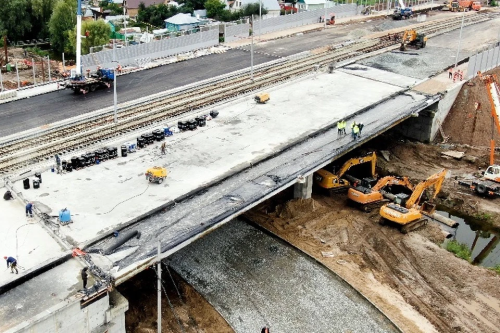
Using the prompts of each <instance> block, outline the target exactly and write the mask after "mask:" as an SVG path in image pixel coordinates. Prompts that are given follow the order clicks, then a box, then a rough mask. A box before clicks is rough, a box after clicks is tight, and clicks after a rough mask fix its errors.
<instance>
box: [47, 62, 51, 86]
mask: <svg viewBox="0 0 500 333" xmlns="http://www.w3.org/2000/svg"><path fill="white" fill-rule="evenodd" d="M47 64H48V65H49V82H50V81H52V77H51V76H50V56H47Z"/></svg>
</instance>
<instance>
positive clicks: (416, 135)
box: [397, 84, 463, 143]
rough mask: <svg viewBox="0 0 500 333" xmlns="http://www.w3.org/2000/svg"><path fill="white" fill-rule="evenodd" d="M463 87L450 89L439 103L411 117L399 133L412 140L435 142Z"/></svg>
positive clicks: (399, 128) (457, 86) (400, 126)
mask: <svg viewBox="0 0 500 333" xmlns="http://www.w3.org/2000/svg"><path fill="white" fill-rule="evenodd" d="M462 85H463V84H460V85H456V86H454V87H452V88H451V89H448V90H447V91H446V92H445V93H444V94H443V96H442V97H441V99H440V100H439V102H437V103H434V104H431V105H429V107H427V108H426V109H424V110H422V111H420V112H419V113H418V116H415V117H411V118H409V119H408V120H406V121H404V122H403V123H401V124H400V125H399V126H398V127H397V129H398V131H399V132H400V133H401V134H402V135H404V136H406V137H408V138H410V139H414V140H418V141H421V142H425V143H429V142H432V141H434V139H436V136H437V135H438V134H439V131H440V127H441V126H442V124H443V123H444V120H445V119H446V116H448V113H449V112H450V110H451V107H452V106H453V103H454V102H455V99H456V98H457V96H458V94H459V92H460V90H461V89H462Z"/></svg>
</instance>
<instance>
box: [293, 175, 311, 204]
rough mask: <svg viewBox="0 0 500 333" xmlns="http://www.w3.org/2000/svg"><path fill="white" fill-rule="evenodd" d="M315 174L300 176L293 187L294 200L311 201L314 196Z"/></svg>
mask: <svg viewBox="0 0 500 333" xmlns="http://www.w3.org/2000/svg"><path fill="white" fill-rule="evenodd" d="M312 185H313V174H310V175H309V176H300V177H299V178H298V179H297V183H295V185H293V198H294V199H310V198H311V194H312Z"/></svg>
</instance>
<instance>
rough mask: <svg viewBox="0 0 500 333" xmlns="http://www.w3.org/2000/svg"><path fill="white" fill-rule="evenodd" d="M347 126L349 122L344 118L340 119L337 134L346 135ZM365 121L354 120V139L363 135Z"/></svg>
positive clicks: (352, 133)
mask: <svg viewBox="0 0 500 333" xmlns="http://www.w3.org/2000/svg"><path fill="white" fill-rule="evenodd" d="M346 127H347V122H346V121H345V120H343V119H341V120H339V121H338V122H337V135H338V136H341V135H346V131H345V128H346ZM363 127H364V125H363V123H361V122H358V123H356V122H355V121H353V122H352V124H351V135H352V138H353V139H354V140H356V139H358V138H359V137H361V132H362V130H363Z"/></svg>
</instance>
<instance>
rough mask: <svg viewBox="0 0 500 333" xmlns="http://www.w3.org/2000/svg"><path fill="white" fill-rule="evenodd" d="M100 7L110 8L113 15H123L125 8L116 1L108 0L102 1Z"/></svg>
mask: <svg viewBox="0 0 500 333" xmlns="http://www.w3.org/2000/svg"><path fill="white" fill-rule="evenodd" d="M99 7H101V8H102V9H103V10H110V11H111V15H123V8H122V7H120V6H118V5H117V4H116V3H112V2H108V1H107V0H104V1H101V2H100V3H99Z"/></svg>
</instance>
